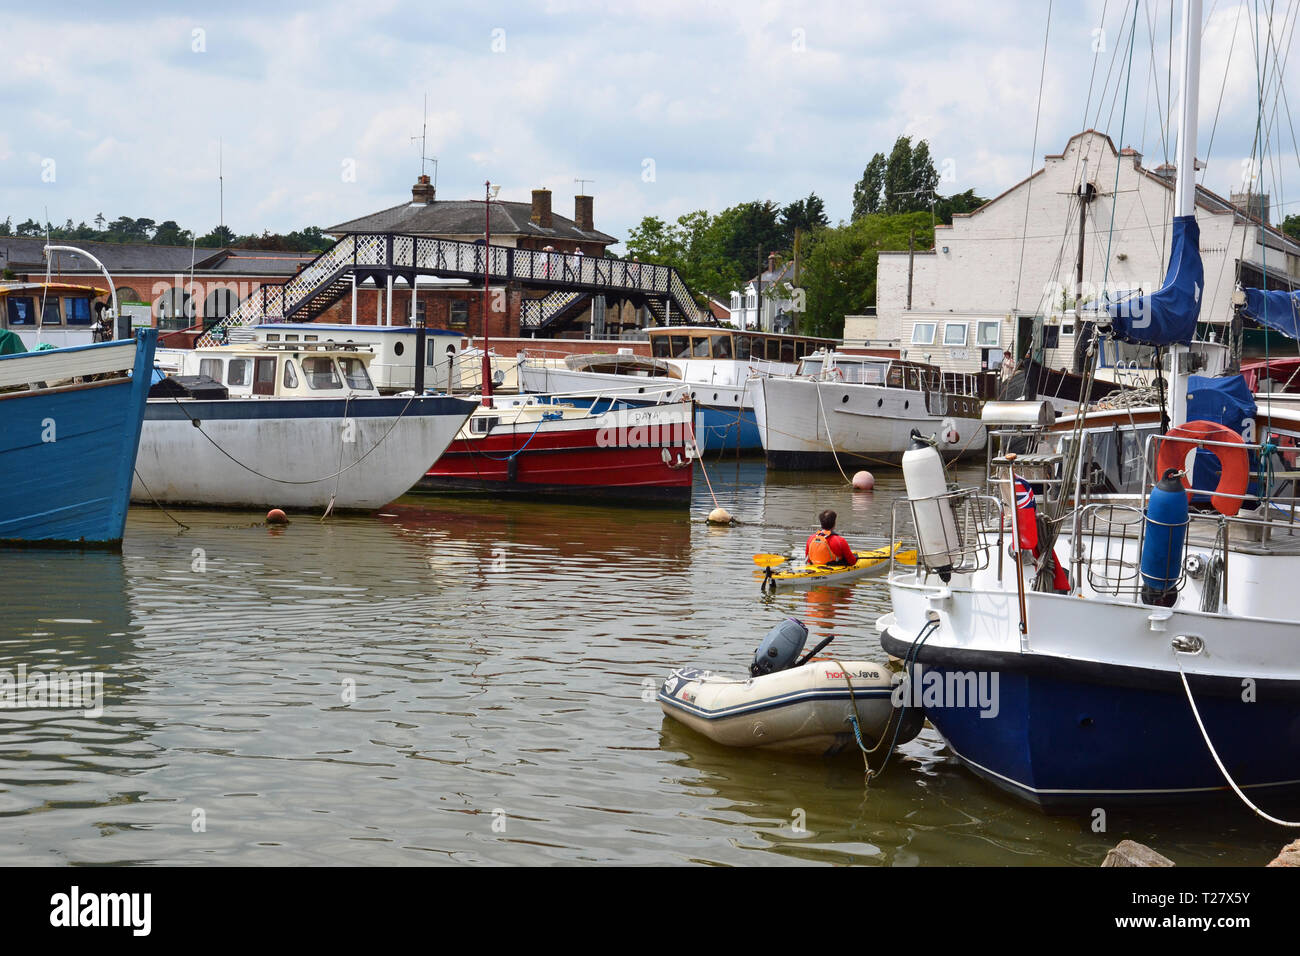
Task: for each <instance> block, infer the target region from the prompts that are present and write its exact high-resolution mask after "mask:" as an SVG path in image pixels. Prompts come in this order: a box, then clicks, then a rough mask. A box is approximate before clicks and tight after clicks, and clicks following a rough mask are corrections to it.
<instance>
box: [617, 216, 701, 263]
mask: <svg viewBox="0 0 1300 956" xmlns="http://www.w3.org/2000/svg"><path fill="white" fill-rule="evenodd" d="M700 213H701V214H702V215H705V216H707V215H708V213H707V212H704V210H700ZM627 254H628V256H629V257H631V258H635V259H639V260H641V261H642V262H653V263H656V264H657V265H663V266H672V267H673V268H678V267H679V266H680V265H681V261H682V248H681V240H680V237H679V236H678V233H677V230H676V229H675V228H674V227H673V226H670V225H668V223H666V222H664V221H663V220H662V219H660V218H659V217H658V216H645V217H643V218H642V220H641V223H640V225H638V226H634V227H633V228H632V230H631V231H630V232H628V235H627Z"/></svg>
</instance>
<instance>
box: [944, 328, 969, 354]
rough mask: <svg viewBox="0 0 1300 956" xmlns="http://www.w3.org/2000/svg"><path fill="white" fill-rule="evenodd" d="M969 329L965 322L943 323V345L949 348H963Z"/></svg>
mask: <svg viewBox="0 0 1300 956" xmlns="http://www.w3.org/2000/svg"><path fill="white" fill-rule="evenodd" d="M969 329H970V327H969V326H968V325H967V324H966V323H965V322H945V323H944V325H943V344H944V345H946V346H947V347H949V348H964V347H965V345H966V335H967V333H968V331H969Z"/></svg>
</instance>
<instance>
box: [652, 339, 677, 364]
mask: <svg viewBox="0 0 1300 956" xmlns="http://www.w3.org/2000/svg"><path fill="white" fill-rule="evenodd" d="M650 354H651V355H653V356H654V357H655V358H661V359H666V358H672V357H673V356H672V354H671V353H670V352H669V351H668V336H666V335H652V336H650Z"/></svg>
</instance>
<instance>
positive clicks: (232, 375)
mask: <svg viewBox="0 0 1300 956" xmlns="http://www.w3.org/2000/svg"><path fill="white" fill-rule="evenodd" d="M372 359H374V353H373V352H371V351H370V350H369V349H368V348H366V347H365V346H360V345H344V344H340V343H337V342H278V343H277V342H248V343H246V344H244V345H216V346H210V347H207V348H197V349H158V351H157V354H156V358H155V362H156V364H157V366H158V368H159V369H161V370H162V371H164V372H167V373H168V374H171V375H204V376H207V377H208V378H210V379H212V380H213V381H214V382H219V383H220V384H222V385H224V386H226V388H227V389H228V390H229V393H230V397H231V398H250V397H254V396H257V397H267V398H343V397H344V396H349V397H356V396H363V395H378V394H379V390H378V389H377V388H375V385H374V382H373V381H372V380H371V378H370V373H369V371H368V368H369V365H370V362H371V360H372Z"/></svg>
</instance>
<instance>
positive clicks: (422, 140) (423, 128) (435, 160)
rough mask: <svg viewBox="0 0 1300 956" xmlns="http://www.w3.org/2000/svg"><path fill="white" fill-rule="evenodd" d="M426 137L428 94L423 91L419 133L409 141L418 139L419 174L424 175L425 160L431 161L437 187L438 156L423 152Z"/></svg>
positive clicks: (426, 140)
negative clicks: (422, 109)
mask: <svg viewBox="0 0 1300 956" xmlns="http://www.w3.org/2000/svg"><path fill="white" fill-rule="evenodd" d="M428 138H429V94H428V93H425V94H424V122H423V123H421V124H420V135H419V136H412V137H411V142H412V143H414V142H415V141H416V140H419V141H420V175H421V176H423V175H424V164H425V163H426V162H432V163H433V188H434V189H437V188H438V157H437V156H426V155H425V154H424V151H425V146H426V145H427V144H428Z"/></svg>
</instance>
